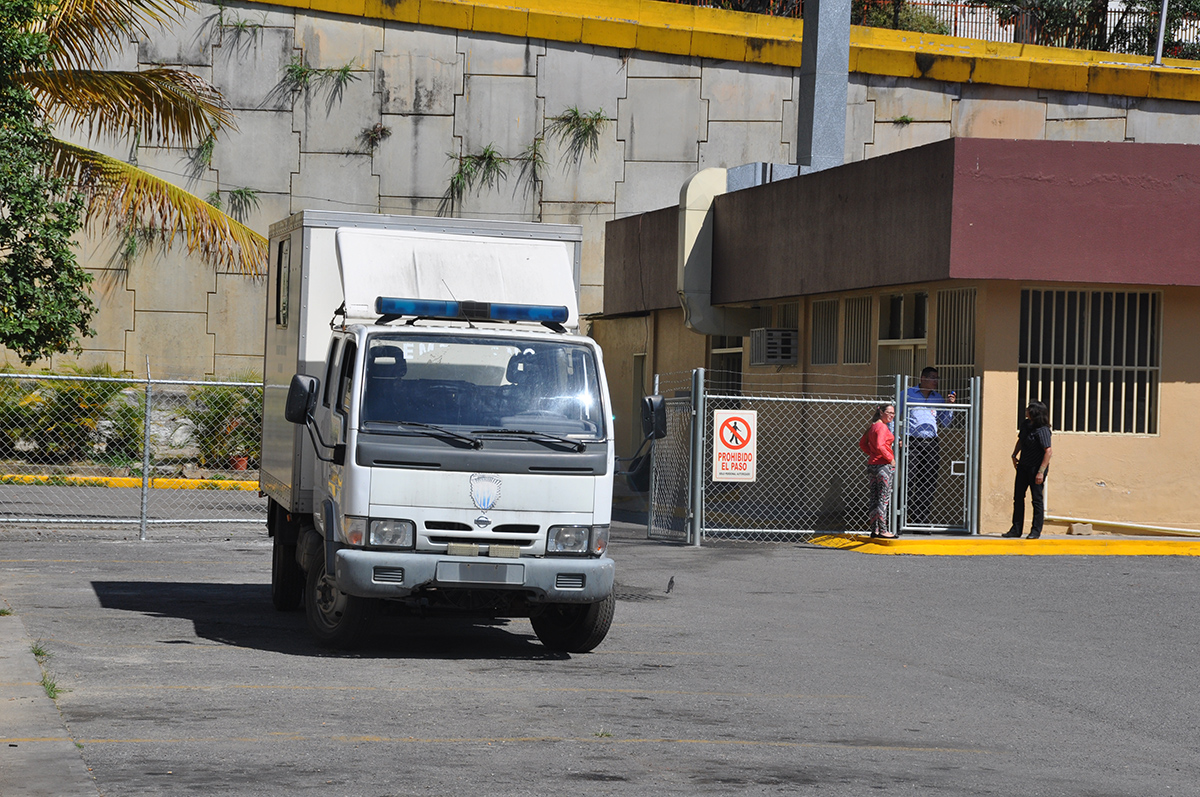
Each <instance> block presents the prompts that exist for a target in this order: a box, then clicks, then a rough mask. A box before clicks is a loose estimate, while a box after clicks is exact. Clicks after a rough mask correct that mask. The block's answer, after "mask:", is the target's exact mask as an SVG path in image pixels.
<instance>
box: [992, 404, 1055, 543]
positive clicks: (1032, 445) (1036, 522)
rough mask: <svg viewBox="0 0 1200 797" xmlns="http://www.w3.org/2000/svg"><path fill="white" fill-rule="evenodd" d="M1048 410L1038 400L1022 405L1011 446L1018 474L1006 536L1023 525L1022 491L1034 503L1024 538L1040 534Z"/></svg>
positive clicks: (1047, 464)
mask: <svg viewBox="0 0 1200 797" xmlns="http://www.w3.org/2000/svg"><path fill="white" fill-rule="evenodd" d="M1051 453H1052V452H1051V449H1050V411H1049V409H1048V408H1047V407H1046V405H1045V404H1043V403H1042V402H1040V401H1031V402H1029V406H1028V407H1026V408H1025V422H1024V423H1022V424H1021V428H1020V430H1019V431H1018V433H1017V444H1016V445H1015V446H1013V453H1012V463H1013V468H1015V469H1016V471H1017V475H1016V479H1015V480H1014V484H1013V519H1012V526H1011V527H1010V528H1009V530H1008V531H1007V532H1005V533H1004V535H1003V536H1005V537H1020V536H1021V527H1022V526H1024V525H1025V491H1026V490H1028V491H1029V500H1030V501H1031V502H1032V503H1033V522H1032V524H1031V525H1030V528H1029V536H1028V537H1027V538H1026V539H1030V540H1036V539H1037V538H1039V537H1041V536H1042V523H1043V522H1044V520H1045V517H1046V502H1045V485H1046V476H1047V475H1048V474H1049V472H1050V456H1051Z"/></svg>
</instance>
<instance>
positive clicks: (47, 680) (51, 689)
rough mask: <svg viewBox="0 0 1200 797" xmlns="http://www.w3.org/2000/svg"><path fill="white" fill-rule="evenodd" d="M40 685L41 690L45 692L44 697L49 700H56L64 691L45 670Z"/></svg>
mask: <svg viewBox="0 0 1200 797" xmlns="http://www.w3.org/2000/svg"><path fill="white" fill-rule="evenodd" d="M41 683H42V689H43V690H44V691H45V692H46V697H48V698H50V699H51V700H57V699H58V696H59V695H61V694H62V693H63V692H64V691H66V690H64V689H62V688H61V687H59V685H58V682H57V681H55V680H54V676H53V675H51V674H50V673H49V672H48V671H46V670H43V671H42V681H41Z"/></svg>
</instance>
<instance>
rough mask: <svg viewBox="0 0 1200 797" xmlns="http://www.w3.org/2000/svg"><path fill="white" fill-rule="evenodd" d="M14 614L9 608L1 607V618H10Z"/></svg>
mask: <svg viewBox="0 0 1200 797" xmlns="http://www.w3.org/2000/svg"><path fill="white" fill-rule="evenodd" d="M12 613H13V610H12V609H10V608H8V607H7V606H4V607H0V617H8V616H10V615H11V614H12Z"/></svg>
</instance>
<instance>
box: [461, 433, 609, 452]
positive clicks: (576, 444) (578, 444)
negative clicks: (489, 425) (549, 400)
mask: <svg viewBox="0 0 1200 797" xmlns="http://www.w3.org/2000/svg"><path fill="white" fill-rule="evenodd" d="M471 434H511V435H521V436H522V437H532V438H540V439H539V440H536V442H545V441H550V440H553V441H554V442H556V443H566V444H567V445H569V446H571V447H572V448H574V449H575V450H576V451H579V452H583V451H587V443H585V442H583V441H582V440H573V439H571V438H570V437H562V436H560V435H556V434H547V433H546V432H538V431H534V430H533V429H472V430H471Z"/></svg>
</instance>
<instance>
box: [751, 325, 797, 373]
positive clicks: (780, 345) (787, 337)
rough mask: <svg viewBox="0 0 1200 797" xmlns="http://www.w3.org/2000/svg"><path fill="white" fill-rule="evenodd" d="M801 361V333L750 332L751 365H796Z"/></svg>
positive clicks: (760, 330) (778, 331) (786, 330)
mask: <svg viewBox="0 0 1200 797" xmlns="http://www.w3.org/2000/svg"><path fill="white" fill-rule="evenodd" d="M799 361H800V332H799V331H798V330H795V329H752V330H750V364H751V365H795V364H796V363H797V362H799Z"/></svg>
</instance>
